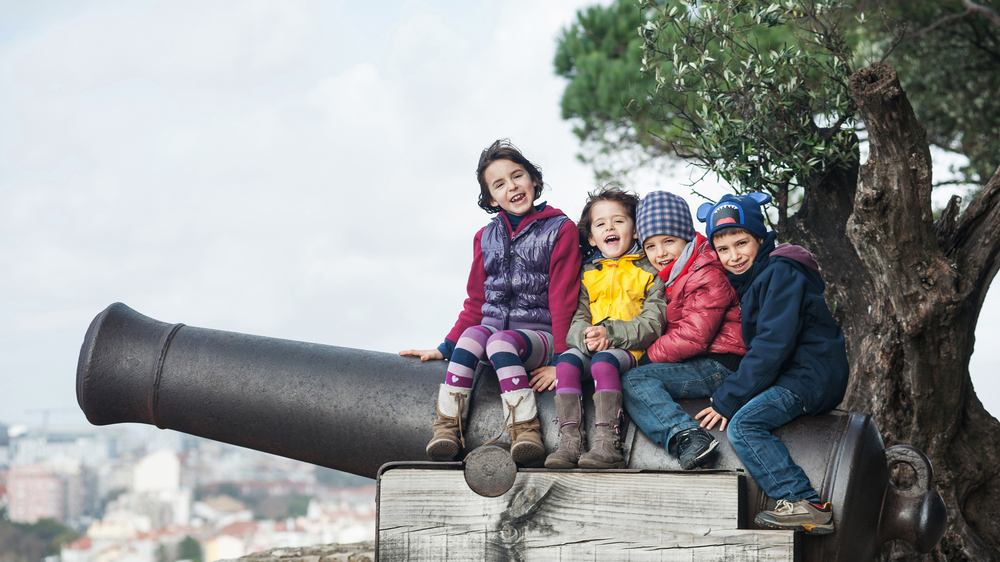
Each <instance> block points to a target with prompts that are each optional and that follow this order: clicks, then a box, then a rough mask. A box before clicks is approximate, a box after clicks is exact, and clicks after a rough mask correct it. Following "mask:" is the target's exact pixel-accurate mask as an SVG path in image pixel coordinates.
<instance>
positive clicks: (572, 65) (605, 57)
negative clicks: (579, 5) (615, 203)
mask: <svg viewBox="0 0 1000 562" xmlns="http://www.w3.org/2000/svg"><path fill="white" fill-rule="evenodd" d="M645 21H646V18H643V17H642V13H641V12H640V11H639V8H638V6H637V5H636V3H635V1H634V0H615V1H614V2H612V3H611V4H610V5H609V6H607V7H605V6H591V7H589V8H587V9H586V10H584V11H580V12H577V21H576V22H575V23H573V24H572V25H571V26H569V27H568V28H566V29H564V30H563V32H562V35H561V36H560V37H559V41H558V45H557V48H556V56H555V70H556V74H557V75H559V76H562V77H563V78H566V79H568V80H569V82H568V83H567V85H566V90H565V91H564V92H563V97H562V102H561V104H562V117H563V119H573V120H574V121H576V122H577V123H578V125H577V126H576V127H574V132H575V133H576V135H577V136H578V137H579V138H580V140H581V142H582V143H583V144H584V146H585V147H586V148H589V149H590V153H589V154H587V155H585V156H581V158H582V159H583V160H584V161H587V162H589V163H592V164H595V165H597V166H601V165H607V164H608V163H607V162H605V161H604V160H606V159H607V157H609V156H613V155H614V153H616V152H618V151H622V150H631V149H638V156H639V159H640V163H642V162H644V161H647V160H648V159H649V158H655V157H658V156H661V155H663V154H664V153H665V152H667V151H668V150H669V147H668V146H667V145H665V144H664V141H663V139H664V138H666V137H667V136H668V133H667V131H668V130H669V129H670V127H671V125H670V123H669V122H666V121H663V120H661V119H658V118H657V116H656V115H654V114H651V113H650V112H649V111H648V109H649V102H650V101H651V100H650V99H649V97H648V95H647V94H648V92H651V91H653V90H654V89H655V85H656V84H655V81H654V80H653V79H652V78H651V77H648V76H644V75H643V74H642V73H641V72H640V71H639V69H640V67H641V66H642V43H643V41H642V38H641V37H639V36H638V35H637V34H636V32H635V30H636V28H637V27H639V26H640V25H642V24H643V23H644V22H645Z"/></svg>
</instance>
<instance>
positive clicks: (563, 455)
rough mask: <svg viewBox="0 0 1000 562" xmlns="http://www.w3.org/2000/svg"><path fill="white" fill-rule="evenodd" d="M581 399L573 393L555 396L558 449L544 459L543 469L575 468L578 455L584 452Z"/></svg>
mask: <svg viewBox="0 0 1000 562" xmlns="http://www.w3.org/2000/svg"><path fill="white" fill-rule="evenodd" d="M582 398H583V397H582V396H580V395H579V394H576V393H575V392H564V393H562V394H556V415H557V416H559V418H558V419H557V420H556V421H557V422H558V423H559V435H560V438H559V448H558V449H556V452H554V453H552V454H551V455H549V456H548V457H546V458H545V468H576V463H577V461H579V460H580V455H582V454H583V452H584V447H585V446H586V443H585V442H584V439H583V438H584V433H583V425H582V424H581V423H580V420H581V419H583V416H582V414H583V409H582V407H581V404H580V400H581V399H582Z"/></svg>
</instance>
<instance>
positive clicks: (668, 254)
mask: <svg viewBox="0 0 1000 562" xmlns="http://www.w3.org/2000/svg"><path fill="white" fill-rule="evenodd" d="M687 244H688V241H687V240H685V239H683V238H678V237H676V236H667V235H666V234H657V235H656V236H650V237H649V238H646V241H645V242H643V243H642V249H643V250H645V251H646V257H647V258H649V263H651V264H653V267H655V268H656V270H657V271H661V270H663V268H664V267H667V265H668V264H670V262H672V261H674V260H675V259H677V258H678V257H679V256H680V255H681V252H683V251H684V248H685V247H686V246H687Z"/></svg>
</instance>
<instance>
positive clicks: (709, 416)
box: [694, 398, 729, 431]
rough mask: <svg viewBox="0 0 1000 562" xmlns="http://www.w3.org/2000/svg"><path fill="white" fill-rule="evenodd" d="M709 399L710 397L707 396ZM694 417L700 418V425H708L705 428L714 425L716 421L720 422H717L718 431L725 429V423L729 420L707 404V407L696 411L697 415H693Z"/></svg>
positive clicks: (710, 427)
mask: <svg viewBox="0 0 1000 562" xmlns="http://www.w3.org/2000/svg"><path fill="white" fill-rule="evenodd" d="M709 400H711V398H709ZM701 418H705V419H703V420H701ZM694 419H696V420H701V427H705V426H706V425H707V426H708V428H707V429H712V428H713V427H715V424H716V422H720V423H719V431H725V430H726V423H728V422H729V420H727V419H726V418H725V417H724V416H723V415H722V414H720V413H719V412H716V411H715V408H713V407H711V406H709V407H707V408H705V409H704V410H702V411H700V412H698V415H696V416H695V417H694Z"/></svg>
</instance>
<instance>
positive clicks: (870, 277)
mask: <svg viewBox="0 0 1000 562" xmlns="http://www.w3.org/2000/svg"><path fill="white" fill-rule="evenodd" d="M851 88H852V90H853V92H854V95H855V96H856V100H857V103H858V105H859V108H860V117H861V119H862V120H863V121H864V123H865V126H866V129H867V130H868V135H869V136H868V142H869V150H870V152H869V157H868V161H867V162H866V163H865V164H864V165H861V166H860V167H855V168H853V169H839V170H836V171H834V172H831V173H830V174H828V175H826V176H825V177H821V178H816V179H815V181H813V182H811V183H810V184H809V185H807V189H806V192H805V197H804V200H803V204H802V207H801V210H800V211H799V212H798V213H797V214H796V215H795V216H794V217H792V218H790V219H789V221H788V237H789V238H791V239H792V240H793V241H795V242H796V243H799V244H802V245H803V246H806V247H807V248H809V249H810V250H811V251H813V252H814V253H816V254H817V257H818V259H819V262H820V265H821V266H822V268H823V276H824V278H825V279H826V281H827V283H828V289H827V300H828V302H829V304H830V308H831V309H832V310H834V315H835V316H836V317H837V320H838V321H839V322H840V323H841V326H842V327H843V328H844V331H845V333H846V334H847V341H848V355H849V359H850V363H851V381H850V384H849V387H848V391H847V397H846V398H845V399H844V404H843V405H842V407H844V408H847V409H850V410H859V411H863V412H869V413H870V414H871V415H872V416H873V417H874V418H875V420H876V421H877V423H878V426H879V428H880V429H881V430H882V435H883V437H884V439H885V441H886V445H892V444H897V443H908V444H911V445H914V446H916V447H919V448H921V449H923V451H924V452H925V453H927V455H928V456H929V457H930V459H931V461H932V462H933V464H934V471H935V472H934V475H935V482H936V485H937V487H938V490H939V491H940V492H941V495H942V496H943V497H944V498H945V502H946V504H947V506H948V524H949V526H948V530H947V532H946V534H945V536H944V538H943V539H942V541H941V543H940V544H939V545H938V547H937V549H936V550H935V551H934V552H932V553H931V554H929V555H927V556H925V557H923V558H922V559H925V560H935V561H936V560H1000V479H998V474H1000V447H998V446H1000V424H998V423H997V420H996V419H994V418H993V417H992V416H991V415H990V414H989V413H987V412H986V410H985V409H984V408H983V405H982V404H981V403H980V401H979V400H978V399H977V398H976V393H975V391H974V390H973V388H972V382H971V380H970V378H969V358H970V356H971V355H972V351H973V344H974V343H975V337H974V334H975V329H976V321H977V320H978V318H979V311H980V309H981V308H982V304H983V299H984V297H985V296H986V291H987V289H988V288H989V286H990V282H991V281H992V280H993V277H994V276H995V275H996V273H997V267H998V264H1000V261H998V259H997V254H998V252H1000V169H998V170H997V173H995V174H994V175H993V178H992V179H991V180H990V181H989V183H988V184H987V185H986V187H985V188H984V189H983V190H982V191H980V192H979V193H978V194H977V195H975V197H974V198H973V200H972V202H971V203H970V204H969V205H968V206H967V208H966V209H965V210H964V211H962V212H959V204H958V203H959V201H958V198H954V199H953V200H952V201H951V203H949V205H948V208H947V209H946V210H945V212H944V213H943V214H942V216H941V218H940V219H939V220H938V221H936V222H935V220H934V218H933V211H932V208H931V159H930V152H929V148H928V144H927V140H926V135H925V132H924V129H923V127H921V125H920V124H919V123H918V122H917V120H916V118H915V117H914V114H913V110H912V108H911V107H910V103H909V101H907V99H906V94H905V93H904V92H903V90H902V88H901V87H900V84H899V79H898V78H897V76H896V71H895V70H894V69H893V68H892V67H891V66H888V65H885V64H879V63H876V64H873V65H872V66H870V67H868V68H864V69H862V70H860V71H858V72H857V73H856V74H855V75H854V76H852V77H851ZM982 343H983V344H984V345H995V344H994V343H993V342H982ZM883 558H884V559H891V560H897V559H905V560H916V559H921V557H920V556H918V555H916V554H915V553H914V552H913V551H912V549H909V547H908V546H907V545H905V544H890V545H887V547H886V548H885V549H884V551H883Z"/></svg>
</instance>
